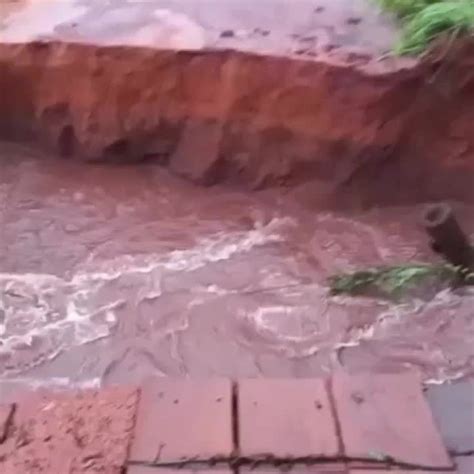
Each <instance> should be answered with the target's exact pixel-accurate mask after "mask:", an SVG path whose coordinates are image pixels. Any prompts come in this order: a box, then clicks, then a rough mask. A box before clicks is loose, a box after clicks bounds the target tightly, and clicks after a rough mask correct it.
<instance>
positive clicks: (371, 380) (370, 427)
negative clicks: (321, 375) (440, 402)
mask: <svg viewBox="0 0 474 474" xmlns="http://www.w3.org/2000/svg"><path fill="white" fill-rule="evenodd" d="M332 390H333V396H334V400H335V404H336V411H337V415H338V418H339V423H340V426H341V432H342V438H343V443H344V447H345V454H346V456H348V457H355V458H367V457H374V456H390V457H392V458H394V459H396V460H398V461H403V462H407V463H412V464H417V465H423V466H433V467H443V468H444V467H449V466H450V465H451V464H452V463H451V460H450V459H449V456H448V454H447V452H446V449H445V448H444V446H443V443H442V440H441V436H440V435H439V433H438V431H437V429H436V426H435V424H434V421H433V418H432V415H431V412H430V409H429V407H428V404H427V403H426V400H425V399H424V397H423V393H422V390H421V384H420V380H419V378H418V377H417V376H416V375H415V374H412V373H404V374H366V375H352V376H351V375H348V374H342V373H341V374H338V375H336V376H334V378H333V381H332Z"/></svg>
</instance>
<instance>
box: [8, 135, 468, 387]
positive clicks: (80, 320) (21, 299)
mask: <svg viewBox="0 0 474 474" xmlns="http://www.w3.org/2000/svg"><path fill="white" fill-rule="evenodd" d="M457 212H458V215H459V218H460V221H461V222H462V223H463V226H464V227H465V228H466V229H467V230H468V231H469V232H471V233H472V232H473V231H474V227H473V226H474V222H473V221H472V208H468V207H467V206H462V205H458V206H457ZM419 214H420V208H419V207H418V208H417V207H406V208H384V209H374V210H371V211H367V212H364V213H359V214H355V213H352V214H348V213H336V212H316V211H314V210H310V209H307V208H304V207H302V206H301V205H298V204H297V203H295V202H294V201H292V200H290V199H289V198H288V197H286V196H285V195H284V192H283V191H282V190H277V191H266V192H261V193H244V192H241V191H238V190H233V189H230V188H223V187H218V186H216V187H212V188H199V187H195V186H192V185H190V184H187V183H185V182H183V181H181V180H179V179H176V178H174V177H172V176H170V175H169V174H168V173H167V172H166V171H165V170H163V169H161V168H159V167H156V166H153V165H147V164H145V165H142V166H125V165H123V166H121V165H115V166H114V165H97V164H94V165H91V164H88V165H85V164H81V163H74V162H70V161H67V160H58V159H54V158H51V157H47V156H44V155H41V154H40V153H39V152H36V151H32V150H31V149H27V148H24V147H20V146H17V145H11V144H6V143H3V144H1V148H0V229H1V230H0V232H1V236H0V237H1V238H0V374H1V376H2V378H3V380H4V382H5V381H10V382H11V383H16V382H19V381H29V382H31V383H36V384H38V383H57V384H67V383H75V384H90V383H93V382H94V381H102V382H103V383H105V384H107V383H114V382H121V381H139V380H141V379H142V378H143V377H144V376H147V375H152V374H154V375H194V376H207V375H227V376H258V375H266V376H277V377H278V376H296V377H303V376H319V375H324V374H326V373H328V372H330V371H334V370H337V369H339V368H341V367H344V368H346V369H347V370H354V371H356V370H363V369H368V370H378V369H385V370H388V371H398V370H400V369H403V368H405V367H415V368H417V369H419V370H420V371H421V372H422V373H423V375H424V378H425V381H428V382H432V383H437V382H442V381H446V380H451V379H456V378H460V377H463V376H469V375H472V374H473V372H474V371H473V368H474V351H473V347H474V293H473V292H472V291H469V290H464V291H463V293H462V294H461V293H454V292H451V291H448V290H444V291H441V292H438V293H435V294H432V295H415V296H413V297H411V298H408V299H406V300H405V301H402V302H401V303H398V304H390V303H388V302H385V301H381V300H375V299H368V298H343V297H329V296H328V288H327V285H326V278H327V276H328V275H330V274H332V273H334V272H338V271H341V270H345V271H347V270H349V269H355V268H360V267H364V266H371V265H376V264H381V263H394V262H406V261H409V260H413V259H415V260H420V261H424V260H431V259H433V256H432V254H431V252H430V250H429V248H428V245H427V242H426V238H425V236H424V234H423V231H422V230H421V229H420V228H419V226H418V222H417V219H418V217H419Z"/></svg>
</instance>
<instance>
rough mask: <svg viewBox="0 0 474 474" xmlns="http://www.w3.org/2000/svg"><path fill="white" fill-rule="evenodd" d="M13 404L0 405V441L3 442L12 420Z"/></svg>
mask: <svg viewBox="0 0 474 474" xmlns="http://www.w3.org/2000/svg"><path fill="white" fill-rule="evenodd" d="M14 411H15V405H13V404H12V403H8V404H5V405H3V404H2V405H0V443H4V442H5V440H6V439H7V435H8V429H9V426H10V425H11V423H12V421H13V413H14Z"/></svg>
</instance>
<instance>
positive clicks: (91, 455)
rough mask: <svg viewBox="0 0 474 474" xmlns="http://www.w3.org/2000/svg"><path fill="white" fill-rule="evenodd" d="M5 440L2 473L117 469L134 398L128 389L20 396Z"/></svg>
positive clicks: (115, 472)
mask: <svg viewBox="0 0 474 474" xmlns="http://www.w3.org/2000/svg"><path fill="white" fill-rule="evenodd" d="M22 400H23V401H22V402H21V403H20V404H19V405H18V406H17V409H16V412H15V416H14V423H13V426H12V428H11V430H10V433H11V434H9V436H8V438H7V440H6V442H5V443H4V444H2V456H1V457H0V472H1V473H2V474H20V473H22V474H23V473H28V474H40V473H41V474H51V473H60V474H72V473H74V474H80V473H86V472H101V473H104V474H119V473H120V472H121V469H122V468H123V467H124V465H125V462H126V459H127V454H128V447H129V444H130V439H131V436H132V432H133V422H134V415H135V410H136V403H137V391H136V390H134V389H108V390H104V391H100V392H95V391H94V392H92V391H88V392H83V393H77V394H50V395H45V394H41V395H40V394H32V395H31V396H30V397H29V398H28V397H22Z"/></svg>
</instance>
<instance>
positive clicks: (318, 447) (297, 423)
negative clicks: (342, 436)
mask: <svg viewBox="0 0 474 474" xmlns="http://www.w3.org/2000/svg"><path fill="white" fill-rule="evenodd" d="M238 414H239V423H238V424H239V445H240V452H241V454H242V455H243V456H265V455H269V456H270V455H271V456H276V457H280V458H295V457H306V456H312V457H326V458H330V457H335V456H337V455H338V452H339V444H338V439H337V435H336V425H335V421H334V418H333V414H332V410H331V405H330V402H329V395H328V391H327V387H326V381H325V380H322V379H311V380H310V379H297V380H283V379H281V380H278V379H247V380H241V381H239V384H238Z"/></svg>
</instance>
